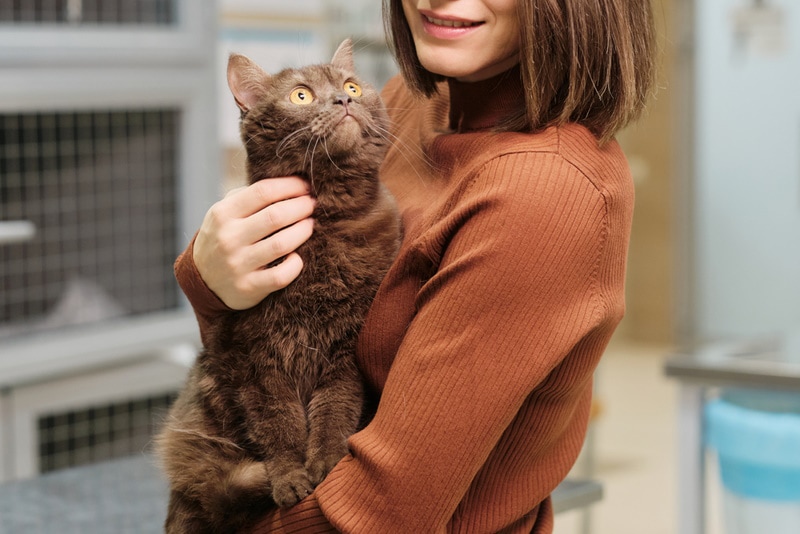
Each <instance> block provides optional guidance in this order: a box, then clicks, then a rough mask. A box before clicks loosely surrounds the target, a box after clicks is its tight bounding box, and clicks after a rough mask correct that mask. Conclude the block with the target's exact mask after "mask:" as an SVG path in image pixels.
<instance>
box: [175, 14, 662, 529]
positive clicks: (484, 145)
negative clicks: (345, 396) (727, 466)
mask: <svg viewBox="0 0 800 534" xmlns="http://www.w3.org/2000/svg"><path fill="white" fill-rule="evenodd" d="M384 12H385V16H386V17H387V22H388V25H387V27H388V28H390V31H391V34H392V39H393V43H394V47H395V53H396V56H397V58H398V62H399V64H400V68H401V72H402V77H398V78H396V79H394V80H392V81H390V82H389V84H388V85H387V87H386V88H385V89H384V98H385V100H386V103H387V107H388V108H389V110H390V114H391V118H392V121H393V128H394V130H393V134H394V135H395V136H397V138H396V141H395V143H394V148H392V149H391V150H390V153H389V154H388V156H387V158H386V161H385V162H384V165H383V167H382V171H381V172H382V179H383V181H384V182H385V183H386V185H387V186H388V187H389V189H390V190H391V191H392V193H393V194H394V195H395V197H396V199H397V202H398V205H399V207H400V210H401V214H402V217H403V224H404V229H405V236H404V241H403V244H402V247H401V250H400V253H399V255H398V258H397V260H396V262H395V264H394V266H393V267H392V269H391V270H390V272H389V274H388V275H387V277H386V279H385V280H384V283H383V285H382V286H381V289H380V290H379V292H378V295H377V297H376V299H375V301H374V303H373V306H372V309H371V310H370V313H369V315H368V317H367V321H366V324H365V326H364V328H363V331H362V334H361V336H360V339H359V346H358V355H357V356H358V359H359V363H360V364H361V367H362V370H363V371H364V374H365V376H366V379H367V382H368V385H369V386H370V388H371V390H372V392H373V394H374V397H375V400H378V399H379V400H380V404H379V406H378V408H377V412H376V414H375V416H374V418H373V419H372V421H371V422H370V423H369V424H368V425H367V426H366V428H365V429H364V430H362V431H361V432H359V433H357V434H356V435H354V436H353V437H352V438H351V439H350V442H349V443H350V449H351V451H352V452H351V455H348V456H347V457H345V458H344V459H343V460H342V461H341V462H340V463H339V464H338V465H337V466H336V468H334V470H333V471H332V472H331V473H330V474H329V475H328V477H327V479H326V480H324V481H323V482H322V484H320V486H319V487H317V489H316V490H315V492H314V493H313V494H312V495H311V496H309V497H308V498H306V499H305V500H303V501H302V502H300V503H299V504H298V505H296V506H295V507H293V508H290V509H288V510H280V511H274V512H270V513H268V514H267V515H266V516H265V517H264V519H263V520H262V521H261V522H260V523H259V525H258V526H257V527H256V531H257V532H268V531H275V532H328V531H334V530H340V531H345V532H367V533H387V532H400V533H429V532H430V533H433V532H474V533H483V532H526V533H527V532H536V533H547V532H551V531H552V529H553V512H552V507H551V504H550V500H549V495H550V493H551V492H552V490H553V489H554V488H555V487H556V486H557V485H558V484H559V483H560V482H561V481H562V480H563V479H564V477H565V476H566V474H567V472H568V471H569V470H570V468H571V466H572V465H573V463H574V461H575V459H576V457H577V455H578V453H579V451H580V448H581V445H582V442H583V438H584V434H585V430H586V426H587V421H588V416H589V408H590V402H591V392H592V374H593V371H594V369H595V367H596V365H597V363H598V360H599V358H600V356H601V355H602V353H603V350H604V349H605V347H606V345H607V343H608V341H609V339H610V337H611V335H612V333H613V331H614V329H615V327H616V325H617V324H618V322H619V321H620V319H621V317H622V314H623V310H624V294H623V290H624V275H625V263H626V254H627V245H628V238H629V234H630V226H631V216H632V210H633V187H632V183H631V179H630V175H629V172H628V169H627V164H626V162H625V159H624V156H623V155H622V153H621V151H620V149H619V147H618V145H617V143H616V142H615V141H613V135H614V133H615V132H616V131H617V130H618V129H619V128H621V127H622V126H624V125H625V124H626V123H628V122H629V121H630V120H631V119H633V118H635V117H636V116H637V114H638V113H639V112H640V111H641V109H642V108H643V106H644V103H645V99H646V97H647V96H648V92H649V90H650V87H651V80H652V74H653V58H652V57H651V53H652V33H653V32H652V19H651V11H650V7H649V5H648V2H647V1H642V0H386V1H385V2H384ZM313 206H314V202H313V199H311V198H310V197H309V196H308V189H307V186H306V184H305V183H304V182H302V181H301V180H299V179H297V178H291V177H289V178H274V179H269V180H263V181H260V182H258V183H256V184H254V185H252V186H249V187H247V188H245V189H242V190H238V191H236V192H234V193H233V194H231V195H229V196H228V197H226V198H225V199H224V200H222V201H220V202H219V203H217V204H216V205H215V206H214V207H212V208H211V210H209V213H208V215H207V217H206V219H205V221H204V222H203V224H202V227H201V228H200V231H199V233H198V235H197V237H196V239H195V241H194V243H193V245H192V246H190V247H189V248H188V249H187V251H186V252H185V253H184V254H183V255H182V256H181V257H180V258H179V259H178V261H177V263H176V274H177V277H178V280H179V281H180V283H181V286H182V287H183V289H184V291H185V292H186V294H187V296H188V297H189V299H190V301H191V303H192V305H193V306H194V309H195V311H196V312H197V315H198V319H199V322H200V325H201V331H202V330H203V329H204V328H205V325H207V324H208V323H209V322H210V321H213V320H214V319H215V317H218V316H219V315H220V314H225V313H228V312H229V311H230V310H231V309H244V308H247V307H250V306H253V305H255V304H256V303H258V302H259V301H260V300H261V299H263V298H264V297H265V296H266V295H268V294H269V293H270V292H272V291H277V290H279V289H281V288H282V287H285V286H286V285H287V284H288V283H291V280H293V279H294V277H296V276H297V274H298V273H299V272H300V270H301V269H302V262H301V261H300V258H299V257H298V256H297V255H296V254H289V255H288V257H287V259H286V260H285V261H284V262H283V263H281V264H280V265H278V266H276V267H272V268H268V269H264V268H263V266H264V265H267V264H269V263H271V262H272V261H273V260H275V259H277V258H279V257H281V256H284V255H286V254H287V253H290V252H291V251H292V250H294V249H295V248H296V247H297V246H299V245H300V244H301V243H303V242H304V241H305V240H306V239H307V238H308V236H309V235H310V234H311V232H312V231H313V221H312V220H310V219H309V218H308V217H309V216H310V214H311V212H312V210H313ZM266 236H270V237H267V238H266V239H264V238H265V237H266Z"/></svg>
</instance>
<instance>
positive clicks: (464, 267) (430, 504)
mask: <svg viewBox="0 0 800 534" xmlns="http://www.w3.org/2000/svg"><path fill="white" fill-rule="evenodd" d="M542 158H544V160H545V161H544V162H543V163H542ZM534 159H535V161H536V162H537V163H536V165H535V166H532V164H531V158H529V157H526V155H525V154H519V155H511V156H507V157H502V158H497V159H496V160H493V161H492V162H490V163H489V164H488V165H487V166H486V167H485V168H484V169H483V170H482V171H481V172H480V173H479V176H478V178H476V180H475V183H474V186H473V187H471V188H469V189H468V190H467V192H466V193H465V194H464V196H463V198H461V199H460V200H459V201H458V205H457V206H455V207H454V208H453V210H452V211H451V215H450V216H448V217H446V218H445V219H444V220H443V221H442V222H441V224H442V225H445V226H446V227H447V228H445V229H443V230H442V231H441V232H440V233H439V234H437V235H438V236H439V237H441V236H447V238H446V242H445V243H442V242H438V243H434V242H431V243H427V244H423V245H422V246H421V249H422V254H423V255H427V256H428V257H429V258H430V259H431V261H432V263H434V264H435V263H437V262H438V268H437V269H436V272H435V274H434V275H433V276H432V277H431V278H430V279H429V280H428V281H427V282H426V283H425V284H424V285H423V286H422V288H421V289H420V290H419V292H418V294H417V301H416V309H417V313H416V315H415V317H414V319H413V320H412V322H411V324H410V325H409V328H408V329H407V332H406V334H405V336H404V337H403V341H402V344H401V346H400V348H399V350H398V352H397V354H396V356H395V358H394V360H393V363H392V366H391V370H390V371H389V374H388V377H387V381H386V384H385V387H384V390H383V393H382V397H381V401H380V405H379V407H378V410H377V413H376V415H375V417H374V419H373V420H372V422H371V423H370V424H369V425H368V426H367V427H366V428H365V429H364V430H363V431H361V432H359V433H357V434H356V435H354V436H353V437H352V438H351V440H350V446H351V451H352V455H350V456H348V457H346V458H345V459H344V460H343V461H342V462H340V463H339V464H338V465H337V466H336V468H334V470H333V471H332V472H331V473H330V474H329V476H328V477H327V478H326V480H324V481H323V483H322V484H321V485H320V486H319V487H318V488H317V489H316V491H315V499H316V501H317V502H318V503H319V506H320V508H321V509H322V511H323V512H324V513H325V515H326V516H327V517H328V519H329V520H330V521H331V522H332V524H333V525H334V526H336V528H337V529H339V530H341V531H344V532H431V533H433V532H444V531H446V529H447V524H448V522H450V521H451V519H452V518H453V516H454V513H455V511H456V509H457V507H458V505H459V503H460V502H461V501H462V499H463V498H464V496H465V495H466V493H467V491H468V489H469V488H470V485H471V483H472V482H473V480H474V479H475V477H476V476H477V474H478V472H479V471H480V470H481V468H482V466H484V464H485V463H486V462H487V459H488V457H489V456H490V454H491V453H492V451H493V449H494V448H495V447H496V446H497V444H498V442H499V440H500V439H501V437H502V435H503V434H504V432H505V431H506V430H507V428H508V427H509V425H510V424H511V423H512V421H513V420H514V418H515V417H516V416H517V415H518V412H519V411H520V409H521V407H522V405H523V403H524V402H525V401H526V399H527V398H528V397H529V396H530V395H531V393H532V392H533V391H534V390H535V389H536V388H537V386H540V385H541V384H542V382H543V381H544V380H545V378H546V377H547V376H548V374H549V373H550V372H551V371H552V370H553V369H554V368H555V367H556V366H557V365H559V364H560V363H561V362H562V361H563V360H564V359H565V357H567V355H568V354H569V353H570V352H571V351H573V349H574V347H575V346H576V345H577V344H578V343H579V342H580V341H581V340H582V338H584V336H586V335H587V333H588V332H590V331H591V330H592V329H593V328H595V327H596V326H597V324H598V322H600V321H601V320H602V318H601V316H602V310H601V308H602V305H601V303H600V299H599V298H598V284H597V270H598V261H599V258H600V254H601V250H602V248H603V243H604V236H605V235H606V225H607V218H606V206H605V203H604V199H603V196H602V195H601V194H600V192H599V191H598V190H597V189H595V188H594V186H593V185H592V184H591V183H590V182H589V180H587V179H586V178H585V177H584V176H583V175H582V174H581V173H580V172H579V171H577V170H576V169H575V168H574V167H573V166H571V165H570V164H569V163H567V162H565V161H564V160H563V159H561V158H560V157H559V156H557V155H545V156H542V157H538V156H537V157H536V158H534ZM534 173H535V174H534ZM437 255H440V256H439V257H437ZM584 386H585V385H582V386H581V387H584ZM542 418H545V415H544V412H543V415H542ZM564 427H565V424H564V422H563V421H562V422H561V423H559V422H558V421H556V422H552V421H550V422H542V423H541V424H538V426H537V428H536V429H535V432H537V433H538V434H537V435H536V436H535V438H533V439H535V442H536V445H535V446H534V447H533V448H530V449H528V450H524V451H522V450H514V449H513V448H512V449H510V450H509V451H508V453H507V454H510V455H515V454H517V455H523V456H525V455H536V454H540V453H541V451H543V450H547V446H548V444H552V443H553V441H554V436H556V435H558V434H559V433H562V432H564ZM566 456H568V455H566ZM559 461H560V462H561V463H563V464H565V465H564V466H561V467H559V469H558V470H557V471H558V472H559V473H561V472H563V473H564V474H565V473H566V471H567V470H568V468H569V465H568V464H570V463H571V460H570V459H566V458H564V455H562V456H561V458H560V460H559ZM559 481H560V479H557V477H556V478H554V479H553V480H552V483H550V482H548V485H547V486H548V487H547V489H546V490H544V492H543V493H542V494H541V495H539V496H538V497H539V499H540V500H544V499H546V498H547V496H548V495H549V492H550V491H552V489H554V487H555V486H556V485H557V484H558V482H559Z"/></svg>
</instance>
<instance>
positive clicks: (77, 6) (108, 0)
mask: <svg viewBox="0 0 800 534" xmlns="http://www.w3.org/2000/svg"><path fill="white" fill-rule="evenodd" d="M176 3H177V0H0V23H3V22H12V23H28V24H50V23H56V24H58V23H62V24H64V23H66V24H125V25H144V24H156V25H170V24H175V22H176V11H177V6H176Z"/></svg>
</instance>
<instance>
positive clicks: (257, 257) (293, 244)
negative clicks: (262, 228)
mask: <svg viewBox="0 0 800 534" xmlns="http://www.w3.org/2000/svg"><path fill="white" fill-rule="evenodd" d="M313 231H314V220H313V219H308V218H307V219H302V220H300V221H298V222H296V223H295V224H292V225H290V226H287V227H286V228H283V229H282V230H279V231H278V232H275V233H274V234H272V235H271V236H269V237H267V238H265V239H262V240H261V241H259V242H257V243H254V244H253V245H251V246H249V247H248V248H247V258H246V259H245V260H244V261H245V264H244V266H243V267H244V269H245V270H248V271H258V270H259V269H260V268H262V267H264V266H265V265H269V264H271V263H272V262H274V261H276V260H278V259H280V258H283V257H284V256H287V255H289V254H290V253H292V252H294V251H295V250H297V249H298V247H300V245H302V244H303V243H305V242H306V241H308V238H309V237H311V234H312V233H313ZM271 268H272V267H270V269H271ZM267 270H269V269H267Z"/></svg>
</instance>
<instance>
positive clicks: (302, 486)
mask: <svg viewBox="0 0 800 534" xmlns="http://www.w3.org/2000/svg"><path fill="white" fill-rule="evenodd" d="M312 491H314V484H312V482H311V480H310V479H309V476H308V473H307V472H306V470H305V469H296V470H294V471H291V472H290V473H287V474H286V475H284V476H282V477H280V478H278V479H277V480H273V481H272V500H274V501H275V504H277V505H278V506H280V507H281V508H288V507H290V506H294V505H295V504H297V503H298V502H300V501H302V500H303V499H305V498H306V497H308V496H309V495H311V492H312Z"/></svg>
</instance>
